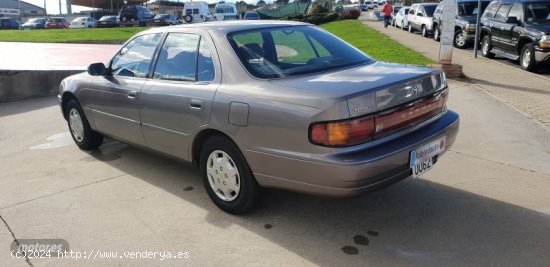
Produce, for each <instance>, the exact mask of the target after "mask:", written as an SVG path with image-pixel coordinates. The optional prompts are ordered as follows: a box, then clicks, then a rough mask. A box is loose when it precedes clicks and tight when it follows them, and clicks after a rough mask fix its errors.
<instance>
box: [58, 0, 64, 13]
mask: <svg viewBox="0 0 550 267" xmlns="http://www.w3.org/2000/svg"><path fill="white" fill-rule="evenodd" d="M61 14H63V13H61V0H59V15H61Z"/></svg>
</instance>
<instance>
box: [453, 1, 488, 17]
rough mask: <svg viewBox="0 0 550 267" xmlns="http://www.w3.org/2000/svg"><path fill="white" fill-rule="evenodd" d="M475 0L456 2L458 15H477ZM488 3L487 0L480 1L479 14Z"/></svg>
mask: <svg viewBox="0 0 550 267" xmlns="http://www.w3.org/2000/svg"><path fill="white" fill-rule="evenodd" d="M477 4H478V3H477V2H470V1H467V2H459V3H458V6H457V8H458V15H459V16H474V15H477V13H478V8H477ZM488 4H489V2H487V1H482V2H481V14H483V11H484V10H485V8H486V7H487V5H488Z"/></svg>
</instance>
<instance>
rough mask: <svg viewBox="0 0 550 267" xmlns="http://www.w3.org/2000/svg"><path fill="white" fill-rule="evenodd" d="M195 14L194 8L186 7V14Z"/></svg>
mask: <svg viewBox="0 0 550 267" xmlns="http://www.w3.org/2000/svg"><path fill="white" fill-rule="evenodd" d="M191 14H193V10H192V9H186V10H185V15H191Z"/></svg>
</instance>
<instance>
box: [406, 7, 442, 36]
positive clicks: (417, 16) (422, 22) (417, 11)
mask: <svg viewBox="0 0 550 267" xmlns="http://www.w3.org/2000/svg"><path fill="white" fill-rule="evenodd" d="M436 7H437V3H421V4H413V5H412V6H411V9H410V10H409V14H408V15H407V20H408V21H409V32H414V31H420V32H422V36H424V37H428V36H429V35H430V34H431V33H432V25H433V15H434V11H435V8H436Z"/></svg>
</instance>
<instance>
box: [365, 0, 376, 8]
mask: <svg viewBox="0 0 550 267" xmlns="http://www.w3.org/2000/svg"><path fill="white" fill-rule="evenodd" d="M364 5H366V6H367V9H373V8H374V5H373V3H372V1H365V4H364Z"/></svg>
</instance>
